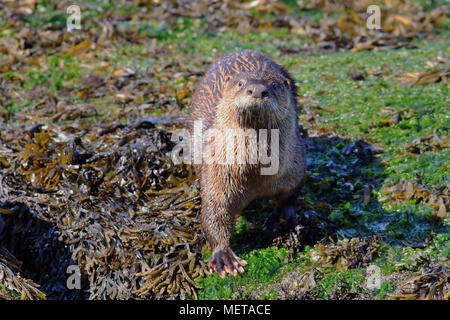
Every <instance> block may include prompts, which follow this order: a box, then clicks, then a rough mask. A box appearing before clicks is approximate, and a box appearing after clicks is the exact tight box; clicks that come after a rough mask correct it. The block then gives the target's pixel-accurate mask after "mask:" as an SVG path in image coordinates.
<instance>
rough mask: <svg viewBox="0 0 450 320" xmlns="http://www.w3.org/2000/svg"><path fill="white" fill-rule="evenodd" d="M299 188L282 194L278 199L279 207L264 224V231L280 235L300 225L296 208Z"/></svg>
mask: <svg viewBox="0 0 450 320" xmlns="http://www.w3.org/2000/svg"><path fill="white" fill-rule="evenodd" d="M298 194H299V188H294V189H293V190H291V191H290V192H287V193H284V194H281V195H280V196H278V198H277V206H276V207H275V208H274V211H273V213H272V214H271V215H270V217H269V218H268V219H267V220H266V221H265V223H264V230H265V231H270V232H273V233H278V232H281V231H285V230H287V229H289V228H290V227H291V226H293V225H295V224H297V223H298V219H297V214H296V207H297V203H298V201H297V196H298Z"/></svg>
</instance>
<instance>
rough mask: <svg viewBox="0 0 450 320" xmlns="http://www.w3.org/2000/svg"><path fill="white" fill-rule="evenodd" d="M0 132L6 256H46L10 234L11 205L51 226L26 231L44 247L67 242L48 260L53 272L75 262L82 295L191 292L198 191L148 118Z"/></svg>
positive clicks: (200, 269)
mask: <svg viewBox="0 0 450 320" xmlns="http://www.w3.org/2000/svg"><path fill="white" fill-rule="evenodd" d="M87 128H89V131H88V132H86V129H87ZM1 137H2V143H4V144H5V145H7V146H8V147H7V148H8V150H9V151H8V152H6V153H2V163H5V164H7V165H5V166H4V168H3V170H2V172H1V174H2V176H1V179H2V188H1V189H0V192H1V194H0V199H2V200H3V201H4V202H3V203H2V205H1V206H0V207H1V211H0V212H1V213H2V215H4V216H5V217H6V216H7V218H5V227H4V229H5V230H6V232H4V233H2V236H1V238H0V241H1V242H2V243H3V244H4V245H6V246H8V243H11V242H13V243H14V245H13V246H12V245H11V250H12V252H13V253H14V254H15V255H16V256H18V257H21V256H25V255H31V256H34V255H35V257H36V258H37V257H39V258H40V259H44V260H45V259H49V258H50V257H51V256H52V255H51V254H48V253H46V252H41V251H39V250H38V249H37V248H35V247H34V246H27V244H28V243H27V241H23V240H24V239H26V238H27V235H23V234H19V232H15V230H17V229H18V228H19V226H20V225H21V223H22V220H24V219H23V217H18V212H21V211H24V210H28V208H29V210H30V212H29V213H28V217H29V215H31V216H32V220H33V221H36V223H38V222H40V221H45V223H49V224H51V225H52V226H53V227H51V228H50V229H49V230H45V231H46V232H47V234H38V232H39V231H43V230H41V228H40V227H37V226H36V227H31V229H33V237H40V238H42V236H44V240H42V242H43V244H42V245H43V246H49V245H50V246H53V247H54V248H53V250H55V249H57V248H56V246H57V245H56V244H55V243H48V242H49V241H47V240H45V239H49V240H52V238H53V240H55V242H56V241H57V242H61V244H59V245H62V246H64V247H66V246H67V248H66V251H67V252H66V254H65V255H61V256H52V257H51V258H52V259H55V260H58V259H60V261H53V263H54V264H55V265H57V266H59V267H60V268H61V269H62V270H59V271H58V272H65V270H63V269H64V268H67V266H69V265H72V264H74V265H77V266H78V267H79V268H80V270H81V273H82V274H83V277H85V278H86V281H85V282H84V284H83V285H84V289H85V290H87V291H88V292H89V298H91V299H106V298H110V299H125V298H133V297H134V298H149V297H152V298H162V297H168V296H169V295H170V297H172V298H176V297H186V296H187V295H189V296H193V297H195V296H196V290H197V289H198V285H196V284H195V282H194V279H195V278H197V277H200V276H204V275H205V274H206V273H208V271H207V268H206V266H205V263H204V262H203V261H202V260H201V251H202V247H203V246H204V244H205V242H204V240H203V236H202V233H201V231H200V227H199V221H198V217H197V214H198V211H199V208H200V197H199V193H198V189H197V187H196V186H195V184H194V180H193V179H194V177H193V176H190V175H189V172H188V170H187V168H186V167H185V166H175V165H174V164H173V163H172V162H171V158H170V151H171V148H172V147H173V142H171V141H170V134H169V133H168V132H167V131H166V130H164V129H163V128H162V127H157V126H156V125H155V124H154V123H153V122H151V119H144V120H140V121H131V122H130V123H129V124H128V125H121V124H119V123H116V124H114V123H107V124H105V123H102V121H99V123H96V124H95V125H91V126H90V127H86V126H85V124H84V123H83V122H82V121H78V122H75V123H72V124H70V125H61V126H60V125H56V124H54V123H50V122H49V123H47V124H42V125H39V126H34V128H32V129H31V130H27V129H26V128H25V126H23V125H22V126H15V127H14V128H12V127H11V128H6V129H2V136H1ZM12 150H17V151H16V152H13V151H12ZM5 200H7V201H5ZM23 223H25V221H23ZM8 239H9V240H8ZM20 241H22V242H23V243H22V244H21V243H20ZM50 242H52V241H50ZM63 244H65V245H63ZM67 249H68V250H67ZM30 251H31V252H30ZM30 264H35V265H34V267H33V270H34V271H36V270H39V268H41V267H40V266H39V264H38V263H35V262H31V261H30V262H29V265H28V266H27V268H29V269H31V266H30ZM42 268H44V267H42ZM44 269H45V268H44ZM42 271H44V270H42ZM25 273H26V272H25ZM42 273H43V272H42ZM38 277H39V276H38ZM40 280H42V279H40ZM63 280H64V279H54V281H56V282H58V283H59V284H61V285H65V284H64V281H63ZM52 281H53V280H52V279H49V280H48V282H47V284H46V288H47V289H48V288H49V287H51V285H52V284H51V282H52ZM53 285H54V283H53ZM65 294H66V293H65V292H64V290H62V292H60V295H59V297H65Z"/></svg>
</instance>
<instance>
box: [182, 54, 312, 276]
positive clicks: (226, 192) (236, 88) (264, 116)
mask: <svg viewBox="0 0 450 320" xmlns="http://www.w3.org/2000/svg"><path fill="white" fill-rule="evenodd" d="M196 121H201V123H202V131H201V132H202V135H203V134H204V133H205V132H206V131H207V130H211V129H214V130H215V132H216V135H215V136H214V137H211V139H209V138H207V139H205V138H204V137H201V138H202V139H201V141H202V142H201V144H202V147H203V149H202V150H203V151H202V152H203V153H204V154H207V155H209V156H206V157H204V158H208V157H211V156H214V157H216V159H222V160H223V158H224V157H225V154H226V150H227V144H228V143H231V141H233V140H234V136H230V133H229V132H232V130H231V131H230V130H229V129H241V130H249V129H250V130H256V131H258V130H261V129H265V130H267V133H268V134H267V141H268V144H270V147H269V148H268V152H269V153H271V154H272V156H276V157H277V158H278V159H277V160H278V167H277V170H276V172H274V173H272V174H262V171H261V169H263V168H264V165H263V164H262V163H261V161H256V162H255V161H251V160H252V159H251V157H250V156H249V155H250V154H254V151H255V150H254V149H255V148H256V145H258V144H259V142H261V138H260V137H259V140H258V143H256V144H255V143H251V142H248V141H247V142H245V143H244V144H243V145H241V147H242V148H241V149H243V150H237V148H236V147H235V146H233V148H234V149H232V150H234V152H235V153H238V152H242V153H243V154H244V155H245V157H244V158H243V159H244V160H243V161H241V162H238V163H231V164H230V163H226V162H224V161H201V162H200V163H198V161H197V162H196V161H195V160H194V164H193V167H194V171H195V173H196V174H197V176H198V178H199V182H200V192H201V199H202V200H201V201H202V203H201V212H200V220H201V224H202V229H203V232H204V234H205V237H206V239H207V241H208V242H209V244H210V245H211V248H212V257H211V261H210V265H209V266H210V272H212V273H214V272H217V273H218V274H219V276H220V277H222V278H223V277H225V276H226V274H232V275H234V276H236V275H237V274H238V273H243V272H244V271H245V270H244V267H245V266H246V265H247V262H246V261H244V260H243V259H241V258H239V257H238V256H237V255H236V254H235V253H234V252H233V250H232V249H231V247H230V238H231V233H232V230H233V226H234V220H235V214H237V213H239V212H241V211H242V210H243V209H244V208H245V207H246V206H247V205H248V204H249V203H250V202H251V201H252V200H254V199H256V198H262V197H276V199H277V205H276V208H275V210H274V213H273V214H272V216H271V217H270V218H269V219H268V220H267V221H266V223H265V228H267V229H271V230H276V228H277V226H279V225H280V221H281V222H285V221H286V222H288V223H292V222H293V221H295V216H296V215H295V202H296V199H297V197H298V193H299V189H300V188H301V186H302V184H303V182H304V177H305V171H306V149H305V146H304V143H303V142H302V139H301V136H300V130H299V125H298V106H297V86H296V85H295V82H294V80H293V78H292V77H291V76H290V74H289V73H288V71H287V70H286V69H285V68H284V67H282V66H280V65H278V64H277V63H275V62H274V61H273V60H272V59H271V58H270V57H269V56H267V55H266V54H263V53H261V52H258V51H253V50H245V51H241V52H235V53H232V54H228V55H225V56H223V57H222V58H220V59H218V60H216V61H215V62H214V63H213V64H212V65H211V67H210V68H209V70H208V71H207V73H206V75H205V76H204V77H203V79H202V80H201V81H200V82H199V84H198V86H197V88H196V91H195V93H194V95H193V98H192V103H191V113H190V115H189V118H188V121H187V129H188V131H189V132H190V133H191V137H194V138H195V135H194V131H195V130H194V126H195V125H194V124H195V122H196ZM273 130H276V131H277V134H276V135H275V133H273V132H274V131H273ZM237 132H241V133H242V132H245V131H237ZM194 138H193V140H194ZM197 138H198V137H197ZM275 138H278V141H276V142H278V145H276V146H277V147H278V150H275V149H274V148H273V147H272V142H274V139H275ZM194 144H195V142H192V143H191V146H192V145H194ZM277 151H278V152H277ZM206 160H208V159H206ZM253 160H254V159H253Z"/></svg>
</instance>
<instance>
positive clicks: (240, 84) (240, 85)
mask: <svg viewBox="0 0 450 320" xmlns="http://www.w3.org/2000/svg"><path fill="white" fill-rule="evenodd" d="M243 85H244V81H242V80H241V81H239V82H238V87H239V88H240V87H242V86H243Z"/></svg>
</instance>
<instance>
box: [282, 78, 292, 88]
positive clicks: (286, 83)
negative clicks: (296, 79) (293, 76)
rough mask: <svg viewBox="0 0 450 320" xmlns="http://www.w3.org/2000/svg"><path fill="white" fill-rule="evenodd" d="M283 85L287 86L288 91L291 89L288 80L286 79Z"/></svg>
mask: <svg viewBox="0 0 450 320" xmlns="http://www.w3.org/2000/svg"><path fill="white" fill-rule="evenodd" d="M283 83H284V85H285V86H286V88H288V89H290V88H291V82H290V81H289V80H288V79H284V81H283Z"/></svg>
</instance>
